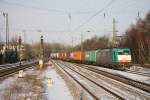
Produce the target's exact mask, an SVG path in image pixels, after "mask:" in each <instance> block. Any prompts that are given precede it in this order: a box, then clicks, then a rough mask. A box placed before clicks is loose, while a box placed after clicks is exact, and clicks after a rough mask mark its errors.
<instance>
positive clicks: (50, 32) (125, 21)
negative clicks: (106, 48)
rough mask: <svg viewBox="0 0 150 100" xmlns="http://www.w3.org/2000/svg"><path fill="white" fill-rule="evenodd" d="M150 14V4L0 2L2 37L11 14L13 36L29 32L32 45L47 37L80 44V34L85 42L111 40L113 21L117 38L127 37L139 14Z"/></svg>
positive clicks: (146, 0)
mask: <svg viewBox="0 0 150 100" xmlns="http://www.w3.org/2000/svg"><path fill="white" fill-rule="evenodd" d="M149 10H150V0H0V13H1V14H0V35H1V36H3V37H5V19H4V16H3V14H2V13H3V12H7V13H8V14H9V28H10V35H11V36H14V35H17V36H19V35H22V33H23V32H22V31H23V30H25V33H26V42H29V43H31V42H32V41H33V42H37V41H39V39H40V35H41V34H43V35H44V39H45V41H46V42H59V43H67V44H71V41H72V37H73V39H74V43H75V44H77V43H79V42H80V34H84V39H85V38H89V37H92V36H94V35H98V36H103V35H106V36H110V34H112V20H113V18H115V19H116V21H117V24H116V29H117V31H118V32H117V34H118V35H120V34H123V33H124V32H125V30H127V29H128V28H129V27H130V25H131V24H134V23H135V22H136V21H137V19H138V12H139V17H141V18H144V16H145V15H146V14H147V13H148V11H149ZM98 12H99V13H98ZM104 13H105V16H104ZM83 23H85V24H83ZM38 30H41V32H38ZM87 31H90V32H87ZM22 36H23V35H22Z"/></svg>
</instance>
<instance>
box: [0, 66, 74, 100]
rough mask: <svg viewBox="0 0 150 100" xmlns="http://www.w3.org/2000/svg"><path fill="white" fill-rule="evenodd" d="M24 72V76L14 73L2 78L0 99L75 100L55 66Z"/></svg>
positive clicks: (0, 81)
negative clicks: (20, 76)
mask: <svg viewBox="0 0 150 100" xmlns="http://www.w3.org/2000/svg"><path fill="white" fill-rule="evenodd" d="M49 65H51V64H50V63H49ZM23 73H24V75H23V78H18V74H14V75H12V76H10V77H7V78H6V79H3V80H0V100H19V99H21V100H26V99H27V100H73V97H72V96H71V94H70V92H69V89H68V88H67V86H66V84H65V82H64V80H63V79H62V78H61V77H60V76H59V75H58V74H57V73H56V71H55V69H54V67H53V66H47V67H46V68H44V69H42V70H38V69H37V68H36V67H34V68H32V69H26V70H25V71H23ZM51 83H52V84H51Z"/></svg>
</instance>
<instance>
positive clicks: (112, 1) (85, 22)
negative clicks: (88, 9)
mask: <svg viewBox="0 0 150 100" xmlns="http://www.w3.org/2000/svg"><path fill="white" fill-rule="evenodd" d="M114 1H115V0H111V1H110V2H109V3H108V4H107V5H105V6H104V7H103V8H102V9H100V10H99V11H98V12H96V13H95V14H94V15H92V16H91V17H89V18H88V19H87V20H86V21H84V22H83V23H82V24H80V25H79V26H78V27H76V28H75V29H74V31H75V30H77V29H79V28H80V27H82V26H84V25H85V24H87V23H88V22H89V21H90V20H92V19H93V18H94V17H95V16H97V15H98V14H100V13H101V12H103V11H104V10H105V9H106V8H108V7H109V6H110V5H111V4H112V3H114Z"/></svg>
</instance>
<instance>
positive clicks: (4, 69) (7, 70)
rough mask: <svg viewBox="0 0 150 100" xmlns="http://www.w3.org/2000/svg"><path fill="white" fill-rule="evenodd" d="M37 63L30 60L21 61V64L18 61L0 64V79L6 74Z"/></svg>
mask: <svg viewBox="0 0 150 100" xmlns="http://www.w3.org/2000/svg"><path fill="white" fill-rule="evenodd" d="M37 63H38V62H37V61H32V62H25V63H22V65H21V66H19V63H15V64H6V65H1V66H0V67H1V68H0V79H3V78H4V77H6V76H9V75H11V74H13V73H16V72H18V71H19V70H23V69H26V68H29V67H32V66H33V65H36V64H37ZM8 65H9V66H8Z"/></svg>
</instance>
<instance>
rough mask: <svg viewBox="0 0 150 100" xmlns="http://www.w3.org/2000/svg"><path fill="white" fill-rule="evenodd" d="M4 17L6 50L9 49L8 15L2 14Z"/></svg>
mask: <svg viewBox="0 0 150 100" xmlns="http://www.w3.org/2000/svg"><path fill="white" fill-rule="evenodd" d="M3 16H4V17H6V49H7V48H9V24H8V13H3Z"/></svg>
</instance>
